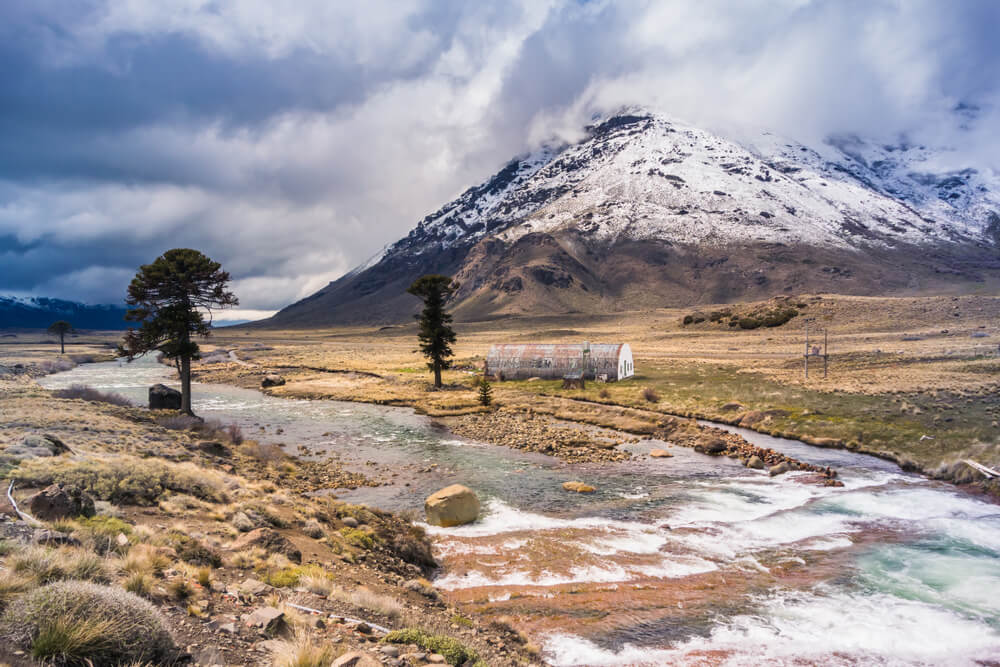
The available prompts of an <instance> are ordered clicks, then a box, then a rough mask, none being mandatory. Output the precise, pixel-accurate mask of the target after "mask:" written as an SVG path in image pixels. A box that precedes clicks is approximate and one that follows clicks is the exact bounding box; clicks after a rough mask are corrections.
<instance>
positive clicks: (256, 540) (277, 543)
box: [232, 528, 302, 563]
mask: <svg viewBox="0 0 1000 667" xmlns="http://www.w3.org/2000/svg"><path fill="white" fill-rule="evenodd" d="M253 547H259V548H261V549H263V550H264V551H266V552H268V553H272V554H281V555H282V556H285V557H286V558H288V560H290V561H292V562H293V563H301V562H302V552H301V551H299V550H298V549H297V548H296V547H295V545H294V544H292V542H291V540H289V539H288V538H287V537H285V536H284V535H282V534H281V533H279V532H278V531H276V530H274V529H272V528H258V529H256V530H251V531H250V532H249V533H247V534H245V535H242V536H241V537H240V538H239V539H238V540H236V541H235V542H233V546H232V549H233V551H245V550H247V549H252V548H253Z"/></svg>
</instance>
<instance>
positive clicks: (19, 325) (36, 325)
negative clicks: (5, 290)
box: [0, 296, 129, 331]
mask: <svg viewBox="0 0 1000 667" xmlns="http://www.w3.org/2000/svg"><path fill="white" fill-rule="evenodd" d="M56 320H66V321H67V322H69V323H70V324H72V325H73V327H74V328H75V329H99V330H105V331H108V330H112V331H114V330H121V329H127V328H128V326H129V323H128V322H126V321H125V307H124V306H112V305H99V306H91V305H87V304H84V303H77V302H76V301H64V300H63V299H50V298H46V297H33V298H29V299H19V298H16V297H10V296H0V329H46V328H48V327H49V325H50V324H52V323H53V322H55V321H56Z"/></svg>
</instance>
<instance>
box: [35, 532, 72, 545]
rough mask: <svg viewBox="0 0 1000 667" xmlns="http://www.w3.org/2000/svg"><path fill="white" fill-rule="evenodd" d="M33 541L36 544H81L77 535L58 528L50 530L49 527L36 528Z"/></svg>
mask: <svg viewBox="0 0 1000 667" xmlns="http://www.w3.org/2000/svg"><path fill="white" fill-rule="evenodd" d="M31 541H32V542H34V543H35V544H49V545H54V544H65V545H69V546H80V540H78V539H76V538H75V537H73V536H71V535H67V534H66V533H60V532H59V531H58V530H49V529H48V528H36V529H35V530H34V532H33V533H32V534H31Z"/></svg>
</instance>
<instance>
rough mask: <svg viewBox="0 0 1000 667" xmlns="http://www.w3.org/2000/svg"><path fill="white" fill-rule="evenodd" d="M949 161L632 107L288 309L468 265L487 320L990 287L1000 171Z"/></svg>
mask: <svg viewBox="0 0 1000 667" xmlns="http://www.w3.org/2000/svg"><path fill="white" fill-rule="evenodd" d="M941 157H942V153H941V152H940V151H935V150H932V149H930V148H927V147H925V146H914V145H908V144H906V143H905V142H900V143H898V144H896V145H885V144H875V143H871V142H866V141H864V140H862V139H860V138H858V137H834V138H831V139H830V140H829V141H828V142H827V143H826V144H824V145H822V146H817V147H809V146H805V145H802V144H799V143H796V142H794V141H788V140H784V139H781V138H780V137H778V136H776V135H774V134H771V133H766V132H764V133H755V134H752V135H751V136H749V137H743V138H741V139H740V141H739V142H737V141H734V140H730V139H725V138H722V137H720V136H718V135H716V134H713V133H711V132H707V131H705V130H701V129H698V128H694V127H690V126H688V125H685V124H683V123H679V122H676V121H674V120H672V119H668V118H666V117H663V116H659V115H654V114H651V113H647V112H645V111H642V110H629V111H625V112H621V113H619V114H616V115H613V116H611V117H609V118H607V119H604V120H602V121H601V122H597V123H595V124H594V125H592V126H590V127H588V128H587V136H586V138H584V139H583V140H582V141H580V142H578V143H575V144H571V145H549V146H545V147H542V148H541V149H539V150H537V151H535V152H533V153H531V154H529V155H527V156H523V157H520V158H518V159H515V160H513V161H511V162H510V163H508V164H507V165H506V166H505V167H504V168H503V169H502V170H501V171H499V172H498V173H497V174H496V175H494V176H493V177H492V178H490V179H489V180H487V181H486V182H484V183H483V184H481V185H479V186H476V187H472V188H469V189H468V190H467V191H466V192H464V193H463V194H462V195H461V196H459V197H458V198H457V199H455V200H454V201H452V202H449V203H448V204H446V205H445V206H443V207H442V208H441V209H440V210H438V211H437V212H435V213H433V214H431V215H429V216H427V217H426V218H424V219H423V220H422V221H421V222H420V223H419V224H418V225H417V226H416V227H415V228H414V229H413V230H412V231H411V232H410V234H409V235H407V236H406V237H405V238H403V239H401V240H400V241H398V242H397V243H395V244H393V245H391V246H389V247H388V248H386V249H385V250H384V251H383V252H382V253H380V254H379V255H377V256H376V257H375V258H373V260H372V261H370V262H368V263H367V264H365V265H363V266H362V267H359V268H358V269H356V270H355V271H353V272H351V273H350V274H348V275H347V276H345V277H344V278H342V279H340V280H338V281H336V282H334V283H331V284H330V285H329V286H327V287H326V288H324V289H323V290H321V291H320V292H319V293H317V294H315V295H313V296H312V297H309V298H308V299H306V300H304V301H303V302H300V303H299V304H293V305H292V306H290V307H289V308H286V309H285V310H284V311H282V312H281V313H279V314H278V316H276V318H275V321H276V322H282V321H284V322H295V321H301V322H303V323H307V322H309V321H312V319H314V317H315V316H318V317H321V318H326V319H329V317H333V315H328V314H326V313H339V316H343V317H347V318H348V319H351V318H354V317H355V315H354V310H353V308H352V307H351V306H350V304H353V303H361V302H360V301H359V300H360V299H364V300H365V303H366V304H371V303H372V302H373V298H374V302H375V304H376V305H375V306H371V305H368V306H367V307H366V308H365V309H364V317H374V318H377V319H394V318H396V315H397V314H398V312H397V311H400V310H404V311H407V310H409V309H410V308H411V307H412V304H411V303H410V301H409V300H407V298H405V297H400V296H399V295H400V294H403V293H404V292H405V284H404V283H406V281H407V280H410V279H412V278H413V277H416V276H418V275H420V274H423V273H430V272H442V273H449V274H452V275H457V276H459V277H461V279H462V280H463V281H464V283H465V285H464V287H463V291H462V292H460V293H459V295H458V296H459V299H460V301H461V302H462V303H467V304H472V303H474V304H475V306H474V307H472V306H469V308H470V309H471V310H470V312H471V311H473V310H474V311H475V316H483V315H487V314H489V313H491V312H495V313H501V312H526V311H529V310H531V309H532V308H547V309H555V310H559V309H560V308H562V309H568V310H574V309H583V310H588V309H598V310H607V309H627V308H630V307H650V306H655V305H657V304H659V303H661V302H662V301H663V300H666V299H669V300H673V301H682V302H698V301H705V300H712V299H716V300H718V299H729V298H740V297H741V296H751V295H752V296H762V295H766V294H772V293H777V292H781V291H794V290H808V289H817V290H832V291H837V290H840V291H844V292H852V293H862V292H865V291H866V290H867V291H871V290H874V289H878V288H880V286H882V287H883V288H884V289H885V290H892V289H897V290H898V289H903V288H907V289H910V290H919V289H923V288H925V287H927V286H939V285H941V284H943V283H944V282H947V281H949V280H951V281H957V282H961V281H972V282H976V281H980V282H981V281H982V280H984V279H985V278H984V276H987V274H988V276H993V275H994V273H995V272H996V271H997V270H1000V178H998V176H997V174H995V173H992V172H978V171H976V170H973V169H959V170H954V169H942V168H941V166H940V164H941V163H942V161H941ZM782 248H783V249H786V250H787V251H788V252H785V253H783V254H782V253H778V252H777V250H776V249H782ZM789 253H791V254H789ZM779 255H780V256H779ZM796 265H798V266H799V268H797V269H796V268H795V266H796ZM706 267H715V268H713V269H711V270H706ZM983 272H986V273H983ZM988 276H987V277H988ZM397 293H398V294H397ZM322 309H326V310H322ZM460 309H461V306H460Z"/></svg>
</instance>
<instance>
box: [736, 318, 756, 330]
mask: <svg viewBox="0 0 1000 667" xmlns="http://www.w3.org/2000/svg"><path fill="white" fill-rule="evenodd" d="M739 324H740V329H757V328H759V327H760V320H758V319H757V318H756V317H741V318H740V322H739Z"/></svg>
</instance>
